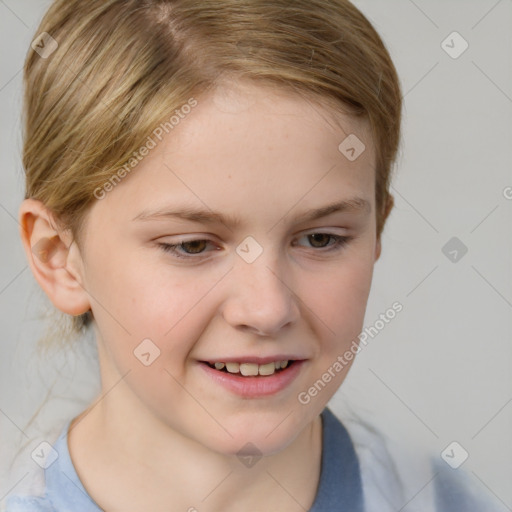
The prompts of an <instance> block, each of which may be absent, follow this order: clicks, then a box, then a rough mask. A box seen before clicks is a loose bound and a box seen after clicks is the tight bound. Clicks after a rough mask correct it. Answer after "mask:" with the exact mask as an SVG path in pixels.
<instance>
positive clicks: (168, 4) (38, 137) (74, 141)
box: [23, 0, 402, 332]
mask: <svg viewBox="0 0 512 512" xmlns="http://www.w3.org/2000/svg"><path fill="white" fill-rule="evenodd" d="M43 33H47V34H49V36H51V38H53V39H54V40H55V41H56V43H57V45H58V46H57V47H56V48H55V49H54V51H53V52H52V53H51V54H49V55H46V56H45V58H42V57H41V56H40V55H38V53H37V52H36V51H34V50H32V49H30V50H29V52H28V55H27V58H26V61H25V67H24V112H23V114H24V122H23V166H24V169H25V175H26V183H25V184H26V194H25V197H26V198H34V199H38V200H40V201H42V202H43V203H44V204H45V206H46V207H47V208H48V209H49V210H50V211H51V212H52V213H53V215H54V216H55V220H56V222H57V223H58V224H59V225H60V226H61V227H63V228H64V229H68V230H70V231H71V233H72V235H73V239H74V240H75V241H76V242H77V244H80V240H81V238H80V237H81V230H82V228H83V225H84V222H85V219H86V214H87V211H88V209H89V208H90V206H91V205H92V204H93V202H94V201H96V200H97V198H96V197H95V190H98V187H102V186H103V185H104V184H105V183H106V182H107V181H109V180H111V179H112V176H113V175H114V174H115V172H116V171H118V170H119V169H120V168H121V167H122V166H123V165H125V164H126V162H127V161H128V160H129V159H130V158H132V157H133V155H134V152H135V151H137V150H138V149H139V148H141V146H143V144H144V142H145V141H146V140H147V138H148V136H150V135H151V133H152V132H153V131H154V130H155V128H156V127H157V126H159V125H160V124H162V122H163V121H164V120H165V119H168V118H169V116H170V115H171V113H173V112H174V111H175V110H176V109H179V108H180V107H181V106H182V105H184V104H186V103H187V102H188V101H189V99H190V98H191V96H192V97H195V98H198V97H200V96H201V95H204V94H206V93H207V91H209V90H211V89H214V88H217V87H220V86H222V84H223V83H227V82H228V81H233V80H237V79H246V80H252V81H253V82H254V83H257V84H262V85H270V86H274V87H275V88H276V89H279V90H285V91H287V92H291V93H295V94H299V95H301V96H302V97H303V98H306V99H308V100H312V101H315V102H316V103H317V104H319V105H321V106H325V107H327V109H328V111H329V112H332V113H337V112H339V113H343V114H346V113H347V112H348V113H350V114H351V115H354V116H356V117H364V118H366V119H367V120H368V121H369V126H370V129H371V135H372V137H373V141H374V144H375V149H376V162H375V176H376V181H375V201H376V226H377V236H378V237H380V235H381V232H382V230H383V227H384V222H385V220H386V217H387V214H388V213H389V211H390V210H391V208H392V206H393V197H392V196H391V194H390V193H389V186H390V179H391V169H392V166H393V163H394V161H395V159H396V155H397V151H398V147H399V143H400V124H401V110H402V95H401V90H400V84H399V79H398V76H397V72H396V69H395V67H394V65H393V62H392V60H391V57H390V55H389V53H388V51H387V49H386V47H385V45H384V43H383V41H382V40H381V38H380V36H379V35H378V33H377V32H376V30H375V29H374V28H373V26H372V25H371V23H370V22H369V21H368V19H367V18H366V17H365V16H364V15H363V14H362V13H361V12H360V11H359V10H358V9H357V8H356V7H355V6H354V5H352V4H351V3H350V2H349V1H348V0H293V1H290V0H88V1H87V2H84V1H81V0H54V2H53V3H52V4H51V6H50V8H49V9H48V11H47V12H46V14H45V16H44V17H43V19H42V21H41V24H40V26H39V28H38V32H37V34H43ZM45 37H48V36H46V34H45ZM53 44H54V47H55V46H56V45H55V43H53ZM340 142H341V141H340ZM91 320H92V316H91V313H90V312H87V313H85V314H84V315H79V316H76V317H72V324H73V330H74V331H75V332H80V331H81V330H82V329H83V328H84V327H87V325H88V324H89V323H90V322H91Z"/></svg>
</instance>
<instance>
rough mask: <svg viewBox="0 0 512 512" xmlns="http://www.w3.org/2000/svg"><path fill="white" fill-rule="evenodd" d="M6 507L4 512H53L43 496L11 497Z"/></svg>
mask: <svg viewBox="0 0 512 512" xmlns="http://www.w3.org/2000/svg"><path fill="white" fill-rule="evenodd" d="M6 505H7V508H6V509H5V512H55V509H54V508H53V506H52V504H51V503H50V502H49V501H48V499H47V498H45V497H44V496H42V497H37V496H11V497H10V498H7V504H6Z"/></svg>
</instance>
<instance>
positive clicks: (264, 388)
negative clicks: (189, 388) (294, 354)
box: [200, 361, 305, 398]
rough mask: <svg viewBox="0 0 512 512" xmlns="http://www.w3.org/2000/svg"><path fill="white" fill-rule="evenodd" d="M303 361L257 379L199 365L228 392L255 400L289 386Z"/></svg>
mask: <svg viewBox="0 0 512 512" xmlns="http://www.w3.org/2000/svg"><path fill="white" fill-rule="evenodd" d="M304 362H305V361H295V362H294V363H293V364H292V365H290V366H288V367H287V368H285V369H283V370H281V371H280V372H278V373H274V374H273V375H267V376H259V377H242V376H241V375H240V374H237V373H227V372H221V371H219V370H215V369H214V368H211V367H210V366H208V365H207V364H206V363H200V366H201V368H203V370H204V371H205V372H206V374H207V375H208V376H209V377H210V378H211V379H213V380H214V381H215V382H218V383H219V384H220V385H221V386H224V387H225V388H226V389H228V390H229V391H231V392H233V393H235V394H237V395H239V396H242V397H247V398H257V397H262V396H269V395H274V394H276V393H279V392H280V391H282V390H284V389H285V388H286V387H287V386H289V385H290V384H291V383H292V381H293V380H294V379H295V377H297V375H298V374H299V372H300V370H301V368H302V365H303V363H304Z"/></svg>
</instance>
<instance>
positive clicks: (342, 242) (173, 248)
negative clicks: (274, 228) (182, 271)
mask: <svg viewBox="0 0 512 512" xmlns="http://www.w3.org/2000/svg"><path fill="white" fill-rule="evenodd" d="M327 229H328V228H324V229H323V230H322V229H321V228H318V229H316V230H315V229H313V230H309V231H305V232H302V233H301V234H300V235H299V236H297V237H295V239H294V240H297V239H300V238H304V237H308V236H311V235H327V236H329V237H330V238H331V240H334V243H333V244H331V245H328V246H326V247H318V248H315V247H310V249H311V251H312V253H317V254H319V255H322V254H327V253H331V252H340V251H341V250H343V249H344V248H345V246H346V245H347V244H348V243H349V242H351V241H352V240H353V239H354V238H355V237H354V236H352V235H339V234H336V233H333V232H332V229H331V230H327ZM192 242H207V244H213V243H214V242H213V241H212V240H210V239H208V238H201V235H198V236H196V237H195V238H190V239H183V238H182V239H179V240H177V241H175V242H174V243H163V242H161V243H157V245H158V246H159V247H160V248H161V249H162V250H163V251H164V252H166V253H170V254H172V255H173V256H174V257H175V258H177V259H181V260H189V261H201V260H203V259H204V258H205V257H206V256H205V255H207V254H208V253H209V252H212V251H206V252H199V253H181V252H180V251H179V248H180V246H182V245H183V244H186V243H192ZM215 250H219V247H217V248H216V249H214V251H215Z"/></svg>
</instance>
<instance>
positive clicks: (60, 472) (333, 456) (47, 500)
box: [7, 408, 495, 512]
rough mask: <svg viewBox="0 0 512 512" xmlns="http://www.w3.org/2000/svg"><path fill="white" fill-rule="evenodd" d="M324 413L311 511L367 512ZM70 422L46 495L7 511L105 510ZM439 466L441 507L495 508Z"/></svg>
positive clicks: (337, 431) (11, 504)
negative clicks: (78, 460)
mask: <svg viewBox="0 0 512 512" xmlns="http://www.w3.org/2000/svg"><path fill="white" fill-rule="evenodd" d="M321 417H322V436H323V437H322V462H321V473H320V481H319V486H318V490H317V494H316V497H315V501H314V503H313V506H312V508H311V509H310V511H309V512H337V511H339V512H364V510H365V508H364V498H363V492H362V485H361V473H360V468H359V461H358V458H357V455H356V452H355V450H354V446H353V443H352V441H351V438H350V436H349V434H348V432H347V430H346V429H345V427H344V426H343V424H342V423H341V422H340V421H339V420H338V418H337V417H336V416H334V414H333V413H332V412H331V411H330V410H329V409H328V408H325V409H324V411H323V412H322V415H321ZM69 424H70V422H68V423H67V425H66V426H65V428H64V429H63V431H62V433H61V435H60V436H59V438H58V439H57V441H56V442H55V444H54V446H53V448H54V449H55V450H56V452H57V453H58V458H57V459H56V461H55V462H54V463H53V464H51V465H50V466H49V467H48V468H47V469H46V470H45V485H46V488H45V494H44V496H40V497H36V496H11V497H9V498H8V500H7V512H102V509H101V508H100V507H99V506H98V505H97V504H96V503H95V502H94V500H93V499H92V498H91V497H90V496H89V494H88V493H87V491H86V490H85V488H84V486H83V485H82V483H81V481H80V479H79V478H78V475H77V473H76V470H75V468H74V466H73V463H72V461H71V457H70V455H69V450H68V445H67V433H68V428H69ZM435 471H436V472H437V478H436V480H435V482H436V483H435V511H436V512H483V511H489V512H493V511H494V510H495V509H493V508H489V506H488V505H486V506H484V505H483V504H482V503H481V502H478V503H477V502H476V501H475V498H474V497H470V494H469V493H467V492H466V491H465V490H464V485H462V484H461V480H460V479H459V478H458V476H457V474H456V473H455V471H454V470H452V469H451V468H449V467H448V466H446V467H443V466H442V465H436V467H435ZM169 510H170V509H169ZM153 512H156V511H153ZM429 512H430V511H429Z"/></svg>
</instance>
